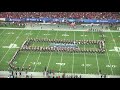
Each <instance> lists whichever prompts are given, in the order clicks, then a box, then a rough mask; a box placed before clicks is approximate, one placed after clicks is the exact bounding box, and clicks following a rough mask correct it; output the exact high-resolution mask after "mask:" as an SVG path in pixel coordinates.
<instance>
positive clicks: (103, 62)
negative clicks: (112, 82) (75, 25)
mask: <svg viewBox="0 0 120 90" xmlns="http://www.w3.org/2000/svg"><path fill="white" fill-rule="evenodd" d="M64 34H66V35H67V36H64ZM104 35H105V40H106V42H105V47H106V49H107V51H106V53H105V54H87V53H86V54H85V53H83V54H80V53H79V54H78V53H71V54H70V53H65V52H64V53H54V52H53V53H47V52H25V51H20V53H19V55H18V56H17V58H16V61H15V62H14V65H15V66H18V67H28V65H31V70H30V71H35V72H36V71H43V70H44V67H45V66H46V67H47V69H48V70H50V69H51V70H54V71H55V72H58V71H60V72H66V73H81V74H99V70H101V71H102V73H103V74H111V75H120V54H119V52H120V32H105V33H104ZM100 37H101V36H100V35H99V33H97V32H82V31H50V30H5V29H4V30H2V29H0V70H8V68H9V66H8V62H9V61H10V59H11V58H12V56H13V55H14V53H15V52H16V50H17V48H19V47H21V45H22V44H23V42H24V41H25V40H27V38H49V39H62V40H63V39H68V40H69V39H70V40H99V39H100ZM48 45H49V44H47V43H33V44H32V46H48ZM13 46H14V48H11V47H13ZM79 47H82V48H97V47H98V46H97V45H92V46H91V45H83V46H79ZM109 50H110V51H109Z"/></svg>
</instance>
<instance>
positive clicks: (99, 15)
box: [0, 12, 120, 19]
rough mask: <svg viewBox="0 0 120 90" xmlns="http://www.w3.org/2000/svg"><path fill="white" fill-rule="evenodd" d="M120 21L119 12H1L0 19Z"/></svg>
mask: <svg viewBox="0 0 120 90" xmlns="http://www.w3.org/2000/svg"><path fill="white" fill-rule="evenodd" d="M41 17H48V18H75V19H120V14H119V12H0V18H41Z"/></svg>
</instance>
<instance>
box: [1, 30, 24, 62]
mask: <svg viewBox="0 0 120 90" xmlns="http://www.w3.org/2000/svg"><path fill="white" fill-rule="evenodd" d="M22 32H23V30H22V31H21V32H20V34H21V33H22ZM20 34H19V35H18V36H20ZM17 39H18V38H16V39H15V41H14V42H13V43H15V42H16V40H17ZM10 49H11V48H9V49H8V51H7V52H6V53H5V55H4V56H3V58H2V59H1V60H0V63H1V62H2V60H3V59H4V58H5V56H6V55H7V53H8V52H9V51H10Z"/></svg>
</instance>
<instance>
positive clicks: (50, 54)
mask: <svg viewBox="0 0 120 90" xmlns="http://www.w3.org/2000/svg"><path fill="white" fill-rule="evenodd" d="M57 33H58V31H57ZM57 33H56V35H55V39H56V37H57ZM51 56H52V52H51V54H50V58H49V61H48V66H47V69H46V70H48V67H49V63H50V60H51Z"/></svg>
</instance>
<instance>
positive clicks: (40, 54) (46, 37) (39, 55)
mask: <svg viewBox="0 0 120 90" xmlns="http://www.w3.org/2000/svg"><path fill="white" fill-rule="evenodd" d="M47 34H49V31H48V32H47ZM46 38H47V35H46ZM44 44H45V43H43V46H44ZM40 56H41V52H40V54H39V56H38V59H37V62H38V61H39V58H40ZM36 66H37V64H35V67H34V69H33V72H34V71H35V69H36Z"/></svg>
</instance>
